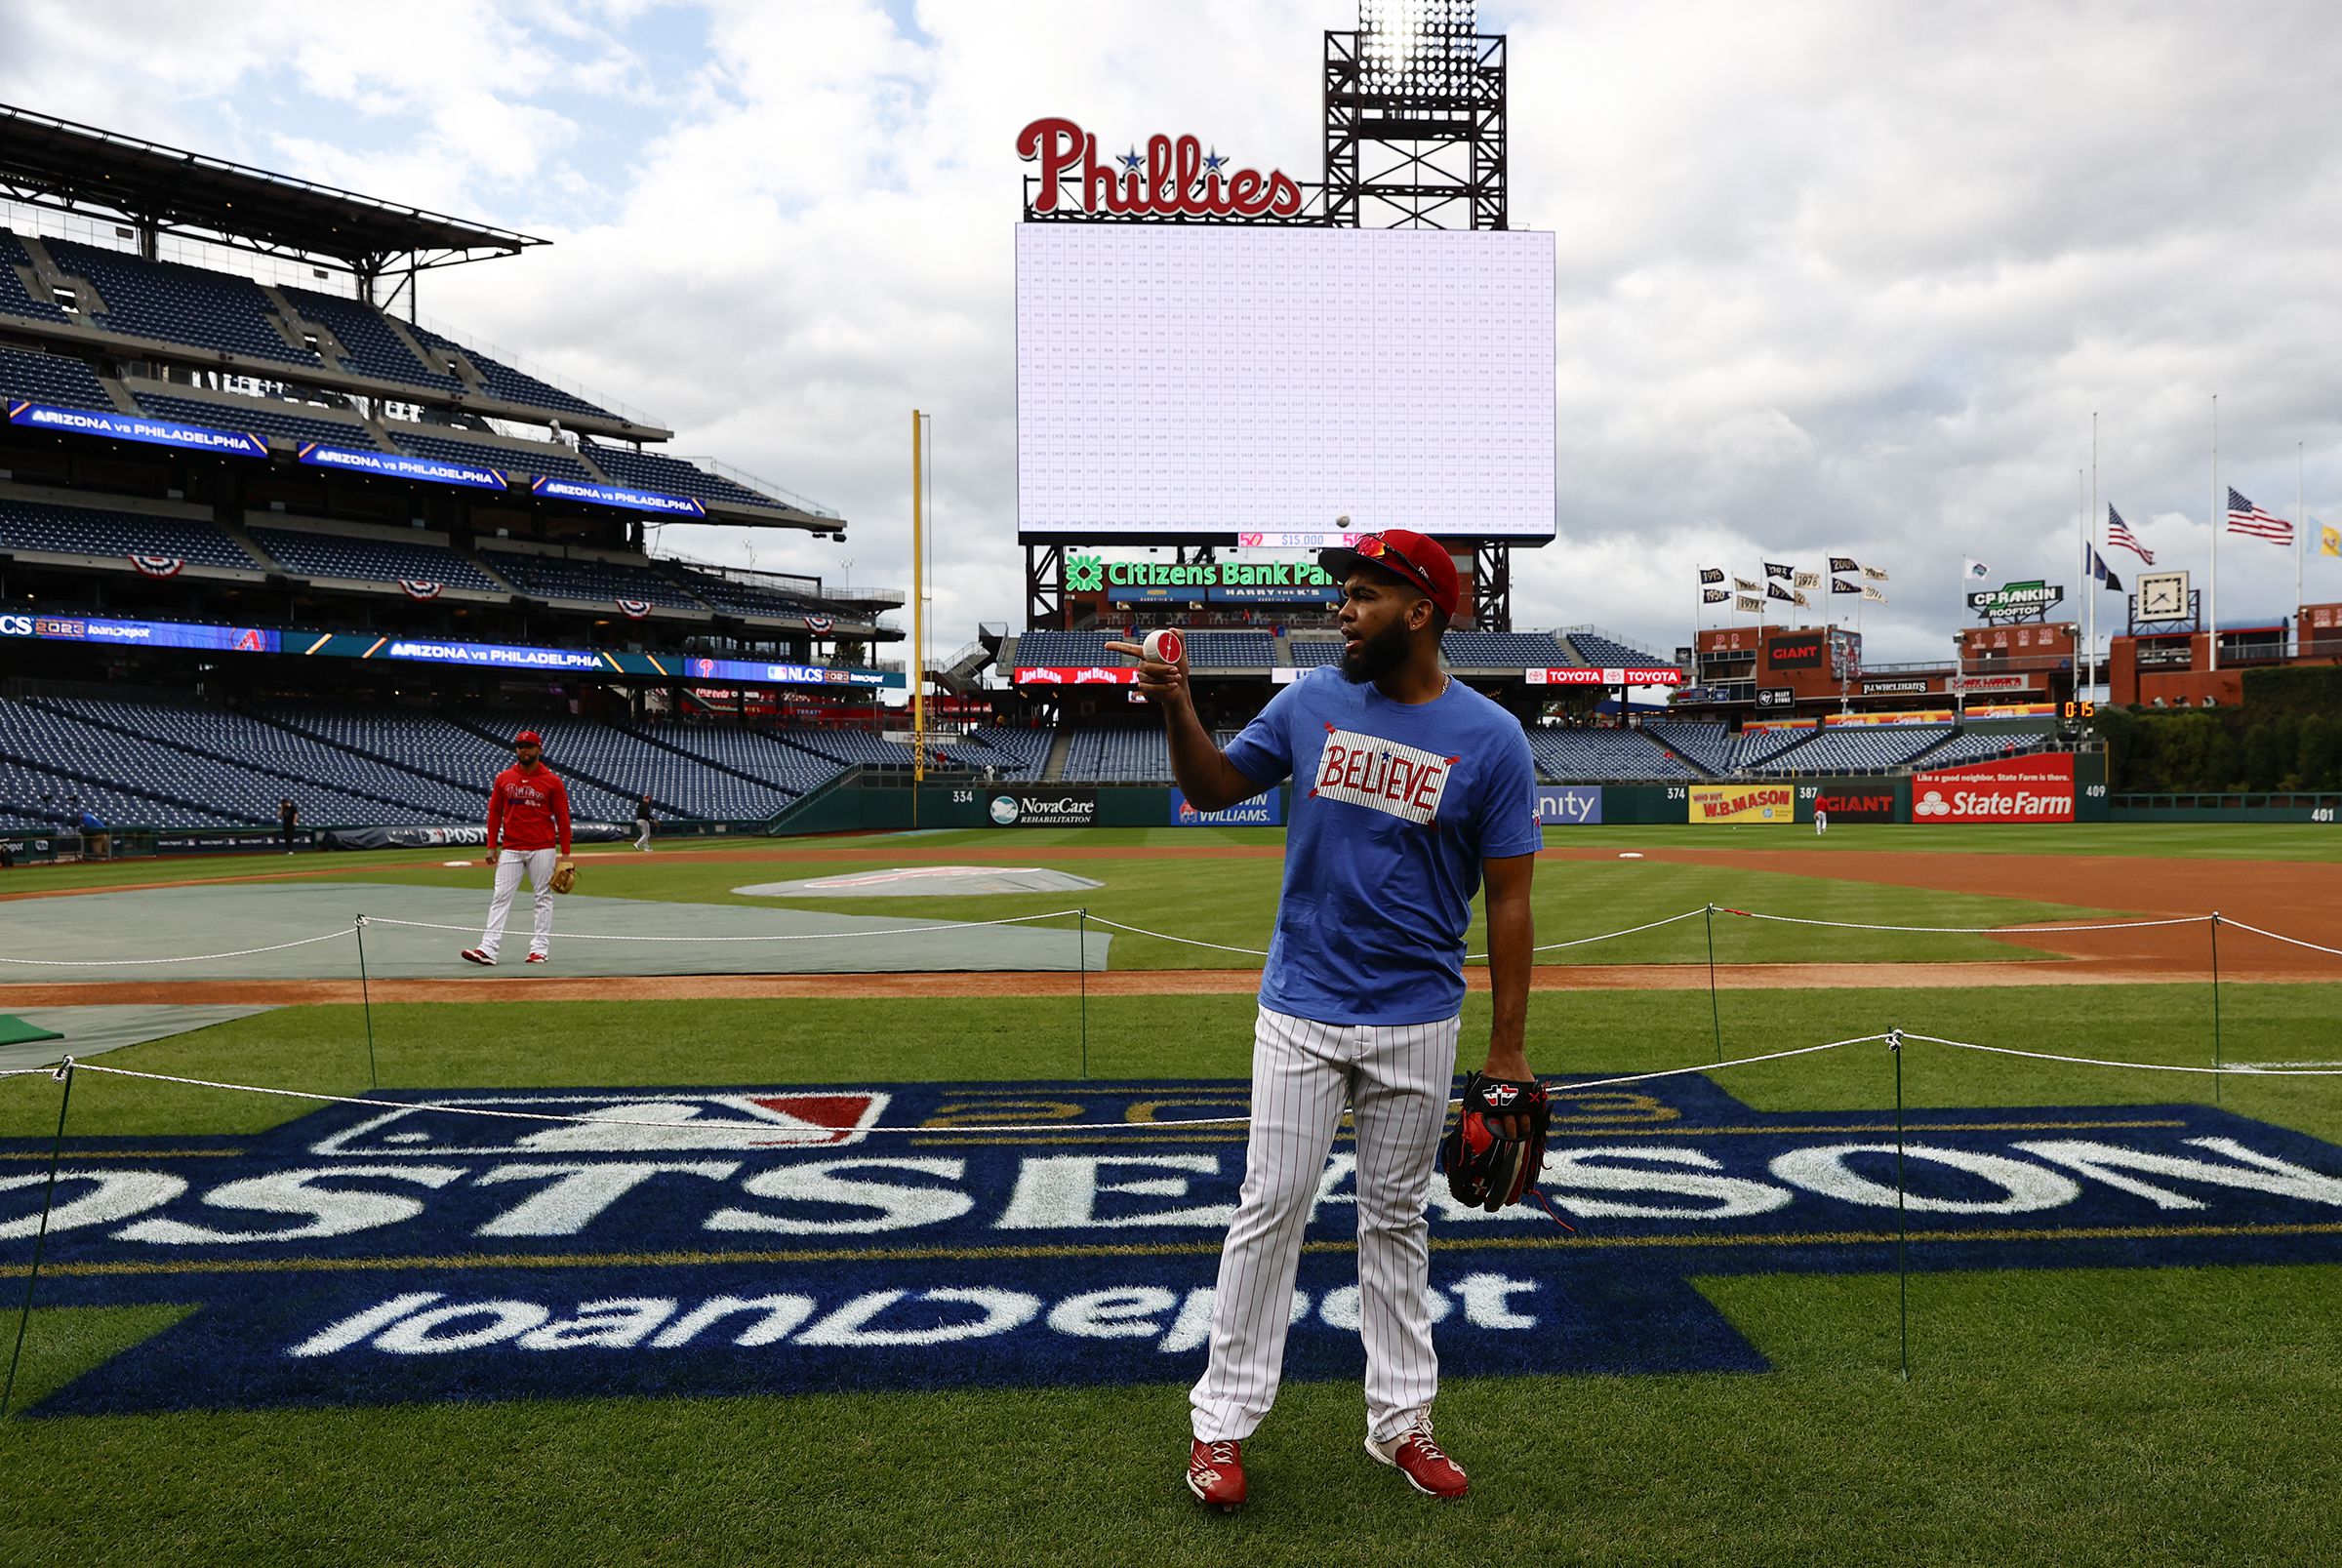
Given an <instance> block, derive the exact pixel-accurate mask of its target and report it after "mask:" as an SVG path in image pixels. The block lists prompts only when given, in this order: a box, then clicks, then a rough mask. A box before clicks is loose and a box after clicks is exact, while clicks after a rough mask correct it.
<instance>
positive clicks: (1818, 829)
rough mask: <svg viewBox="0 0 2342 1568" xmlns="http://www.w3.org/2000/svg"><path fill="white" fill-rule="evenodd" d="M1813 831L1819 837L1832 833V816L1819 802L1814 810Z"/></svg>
mask: <svg viewBox="0 0 2342 1568" xmlns="http://www.w3.org/2000/svg"><path fill="white" fill-rule="evenodd" d="M1813 830H1814V832H1815V833H1816V834H1817V835H1819V834H1822V833H1827V832H1828V831H1830V814H1829V813H1828V812H1826V811H1824V810H1822V808H1821V806H1820V804H1819V803H1818V802H1817V803H1816V804H1815V806H1814V808H1813Z"/></svg>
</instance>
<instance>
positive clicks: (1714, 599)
mask: <svg viewBox="0 0 2342 1568" xmlns="http://www.w3.org/2000/svg"><path fill="white" fill-rule="evenodd" d="M1730 597H1732V595H1731V594H1730V593H1728V592H1726V591H1725V590H1724V589H1722V588H1702V589H1700V602H1701V603H1702V604H1721V603H1723V602H1724V601H1725V600H1726V599H1729V598H1730Z"/></svg>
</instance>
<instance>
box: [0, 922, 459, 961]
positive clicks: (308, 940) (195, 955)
mask: <svg viewBox="0 0 2342 1568" xmlns="http://www.w3.org/2000/svg"><path fill="white" fill-rule="evenodd" d="M466 929H468V928H466ZM357 930H358V928H357V927H356V926H354V925H351V926H343V927H341V928H340V929H338V930H334V931H328V932H324V933H322V934H320V935H318V936H314V937H300V938H296V939H295V940H294V941H292V942H272V943H270V944H269V945H267V946H265V947H238V948H237V949H235V950H234V951H233V952H189V953H179V954H177V955H175V956H173V957H169V958H6V957H0V964H35V965H38V966H40V967H42V968H46V969H121V968H125V967H128V966H130V965H134V964H200V963H204V962H206V961H208V960H210V959H214V958H249V957H251V956H252V955H253V954H255V953H263V952H282V951H284V950H285V949H286V948H287V947H306V946H308V945H311V944H313V943H319V942H332V941H334V940H336V939H337V938H340V937H352V936H355V935H357Z"/></svg>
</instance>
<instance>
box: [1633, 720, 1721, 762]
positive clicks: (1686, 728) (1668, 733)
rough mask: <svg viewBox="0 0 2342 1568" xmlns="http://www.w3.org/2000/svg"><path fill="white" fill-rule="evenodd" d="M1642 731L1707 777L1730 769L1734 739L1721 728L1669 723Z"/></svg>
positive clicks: (1711, 725)
mask: <svg viewBox="0 0 2342 1568" xmlns="http://www.w3.org/2000/svg"><path fill="white" fill-rule="evenodd" d="M1643 729H1644V732H1645V733H1646V734H1648V735H1650V736H1651V737H1652V738H1654V739H1655V740H1657V741H1659V742H1661V743H1662V744H1665V745H1668V746H1670V747H1672V748H1674V749H1675V750H1677V751H1680V752H1682V753H1683V754H1684V755H1685V756H1687V757H1689V758H1691V760H1692V761H1694V762H1696V763H1698V764H1699V765H1700V766H1701V767H1703V768H1706V769H1707V770H1708V771H1709V772H1710V773H1730V772H1731V771H1732V769H1733V766H1734V763H1733V753H1734V744H1733V743H1734V742H1735V741H1736V740H1737V739H1738V738H1737V737H1736V736H1734V735H1733V733H1732V732H1731V731H1730V730H1727V729H1725V728H1724V727H1723V726H1722V725H1721V724H1711V723H1704V722H1701V721H1698V720H1691V719H1669V720H1666V721H1664V722H1661V723H1655V724H1646V725H1644V726H1643Z"/></svg>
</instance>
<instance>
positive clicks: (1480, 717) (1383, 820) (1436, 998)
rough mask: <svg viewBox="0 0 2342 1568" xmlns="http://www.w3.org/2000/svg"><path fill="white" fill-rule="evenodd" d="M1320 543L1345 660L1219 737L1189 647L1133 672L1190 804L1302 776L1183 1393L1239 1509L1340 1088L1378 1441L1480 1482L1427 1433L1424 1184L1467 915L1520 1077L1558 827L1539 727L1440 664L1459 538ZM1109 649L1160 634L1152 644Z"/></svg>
mask: <svg viewBox="0 0 2342 1568" xmlns="http://www.w3.org/2000/svg"><path fill="white" fill-rule="evenodd" d="M1325 564H1326V567H1327V569H1328V570H1329V571H1331V572H1332V573H1333V575H1334V576H1335V578H1336V579H1337V580H1339V581H1341V582H1342V583H1343V584H1344V586H1343V601H1342V608H1341V613H1340V620H1341V624H1342V631H1343V636H1344V639H1345V643H1346V646H1345V648H1344V650H1343V657H1342V663H1341V664H1340V665H1339V666H1338V667H1332V668H1318V669H1314V670H1312V671H1311V672H1310V673H1309V675H1307V676H1305V677H1304V678H1303V679H1301V680H1299V681H1296V682H1294V683H1293V684H1292V685H1290V686H1287V687H1286V688H1284V690H1282V691H1281V692H1279V693H1278V694H1277V695H1276V696H1275V697H1274V698H1273V699H1272V701H1271V702H1270V704H1269V705H1268V706H1267V707H1266V708H1264V709H1263V710H1262V712H1261V714H1260V716H1259V717H1258V718H1256V719H1255V720H1253V722H1252V723H1251V725H1250V726H1248V727H1247V728H1246V729H1245V730H1244V732H1243V733H1242V734H1241V735H1239V736H1238V737H1237V738H1236V739H1235V741H1234V742H1232V744H1230V746H1229V748H1228V749H1227V750H1226V751H1225V752H1224V751H1222V750H1221V749H1220V748H1219V747H1218V746H1216V745H1215V744H1213V743H1212V739H1211V736H1210V735H1209V734H1208V733H1207V732H1206V731H1205V730H1204V728H1203V726H1202V724H1201V723H1200V722H1199V721H1198V720H1197V718H1196V715H1195V709H1194V705H1193V704H1192V702H1191V699H1190V696H1189V692H1188V685H1187V668H1186V665H1185V663H1184V662H1182V663H1163V662H1161V661H1159V660H1148V661H1147V662H1146V663H1144V664H1143V665H1142V666H1141V668H1140V671H1139V689H1140V690H1141V692H1142V693H1144V694H1145V695H1146V696H1147V697H1148V698H1149V699H1150V700H1151V701H1152V702H1154V703H1155V704H1158V705H1159V706H1160V707H1161V708H1162V710H1163V717H1164V722H1165V724H1166V726H1167V727H1168V730H1169V732H1170V746H1171V766H1172V771H1173V773H1174V774H1175V775H1176V776H1177V778H1178V781H1179V785H1180V787H1181V788H1182V789H1183V790H1185V791H1186V793H1187V796H1188V798H1189V799H1190V800H1191V801H1193V802H1194V803H1195V805H1196V807H1197V809H1199V810H1204V811H1212V810H1218V809H1221V808H1223V807H1226V806H1231V805H1233V804H1235V803H1236V802H1237V801H1240V800H1244V799H1247V798H1249V797H1251V796H1253V795H1256V794H1259V793H1260V792H1261V791H1262V790H1264V789H1267V788H1270V787H1272V786H1273V785H1274V784H1277V782H1278V781H1280V780H1282V779H1285V778H1287V777H1290V778H1291V779H1292V780H1293V812H1292V822H1291V826H1290V828H1289V830H1288V832H1287V835H1286V850H1285V878H1284V890H1283V893H1282V895H1281V897H1280V899H1279V901H1278V905H1277V917H1276V930H1275V935H1274V937H1273V938H1272V941H1271V945H1270V954H1269V962H1268V966H1267V970H1266V972H1265V973H1264V974H1263V976H1262V982H1261V1005H1260V1014H1259V1018H1258V1021H1257V1023H1256V1025H1255V1026H1254V1032H1253V1055H1252V1081H1253V1093H1252V1122H1251V1134H1250V1137H1249V1141H1248V1143H1247V1146H1246V1148H1245V1154H1244V1183H1243V1187H1242V1190H1241V1193H1240V1195H1239V1197H1238V1200H1237V1208H1236V1217H1235V1221H1234V1223H1233V1224H1232V1226H1230V1228H1229V1233H1228V1242H1227V1245H1226V1247H1225V1249H1224V1250H1223V1252H1222V1254H1221V1259H1220V1276H1219V1284H1218V1288H1217V1291H1216V1294H1215V1296H1214V1301H1213V1312H1212V1337H1211V1359H1210V1363H1209V1365H1208V1366H1207V1367H1206V1368H1205V1370H1204V1374H1203V1376H1202V1377H1201V1378H1200V1379H1198V1380H1197V1381H1196V1384H1195V1387H1194V1388H1193V1390H1192V1391H1191V1406H1192V1421H1191V1426H1192V1441H1191V1445H1190V1449H1189V1462H1188V1487H1189V1490H1191V1492H1193V1493H1194V1494H1195V1496H1196V1497H1197V1498H1198V1499H1200V1500H1201V1501H1203V1502H1204V1503H1206V1504H1209V1505H1213V1506H1217V1507H1220V1508H1234V1507H1235V1506H1236V1505H1238V1504H1240V1503H1242V1502H1243V1501H1244V1498H1245V1492H1246V1488H1245V1477H1244V1468H1243V1454H1242V1448H1243V1443H1244V1440H1245V1439H1246V1438H1248V1437H1250V1436H1251V1435H1252V1432H1253V1430H1254V1428H1255V1427H1258V1426H1259V1425H1260V1423H1261V1421H1262V1419H1263V1418H1264V1417H1266V1416H1267V1415H1268V1413H1269V1409H1270V1406H1271V1404H1272V1403H1273V1402H1274V1400H1275V1397H1276V1388H1277V1382H1278V1377H1279V1374H1280V1372H1281V1370H1282V1365H1283V1360H1284V1348H1285V1330H1286V1327H1287V1318H1288V1304H1289V1303H1290V1301H1291V1299H1292V1293H1293V1281H1294V1276H1295V1274H1296V1272H1297V1270H1298V1268H1299V1266H1300V1259H1301V1244H1302V1233H1303V1230H1304V1228H1305V1227H1306V1226H1307V1225H1308V1222H1309V1213H1310V1207H1311V1202H1312V1198H1313V1196H1314V1195H1315V1192H1316V1189H1317V1184H1318V1181H1319V1179H1320V1177H1321V1176H1322V1174H1323V1172H1324V1170H1325V1164H1326V1156H1327V1153H1328V1152H1329V1151H1330V1149H1331V1148H1332V1146H1333V1140H1334V1135H1335V1133H1336V1131H1337V1130H1338V1128H1339V1126H1340V1124H1341V1120H1342V1112H1343V1110H1344V1108H1345V1106H1347V1107H1348V1108H1349V1109H1350V1110H1351V1111H1352V1113H1353V1121H1354V1124H1355V1128H1356V1135H1357V1214H1358V1291H1359V1298H1360V1332H1361V1334H1362V1336H1363V1339H1364V1342H1365V1350H1366V1449H1367V1452H1368V1453H1370V1454H1371V1455H1373V1456H1374V1458H1375V1459H1377V1460H1379V1461H1381V1462H1382V1463H1384V1464H1386V1465H1391V1466H1393V1467H1396V1468H1397V1469H1398V1470H1399V1471H1400V1472H1401V1473H1402V1474H1403V1475H1405V1477H1406V1478H1407V1480H1408V1481H1409V1482H1410V1483H1411V1484H1412V1485H1413V1486H1414V1487H1415V1488H1416V1489H1417V1490H1419V1491H1422V1492H1427V1493H1429V1494H1431V1495H1433V1496H1434V1497H1441V1498H1460V1497H1462V1496H1463V1495H1464V1494H1465V1492H1466V1490H1467V1487H1468V1482H1467V1480H1466V1477H1465V1473H1464V1470H1463V1468H1462V1467H1460V1466H1459V1465H1457V1464H1456V1463H1455V1461H1453V1460H1452V1459H1450V1458H1448V1456H1447V1455H1446V1454H1445V1453H1444V1452H1443V1451H1442V1450H1441V1448H1440V1447H1439V1445H1438V1444H1437V1443H1435V1442H1434V1441H1433V1438H1432V1418H1431V1408H1432V1399H1433V1394H1435V1393H1436V1392H1437V1391H1438V1385H1439V1362H1438V1357H1437V1356H1436V1355H1435V1354H1434V1353H1433V1347H1432V1324H1431V1311H1430V1257H1431V1254H1430V1246H1429V1227H1428V1226H1427V1224H1426V1221H1425V1207H1426V1204H1427V1203H1428V1201H1429V1198H1430V1192H1431V1182H1432V1178H1433V1151H1434V1149H1435V1148H1436V1146H1437V1144H1438V1140H1439V1135H1440V1131H1441V1128H1442V1126H1443V1125H1444V1123H1445V1121H1446V1115H1447V1103H1448V1098H1449V1094H1450V1089H1451V1080H1452V1078H1453V1076H1454V1073H1455V1066H1456V1046H1457V1036H1458V1033H1459V1028H1460V1025H1459V1019H1458V1013H1459V1010H1460V1009H1461V1006H1462V1002H1463V996H1464V976H1463V958H1464V933H1465V930H1466V928H1467V927H1468V926H1469V925H1470V923H1471V919H1472V897H1473V894H1474V891H1475V890H1476V889H1477V888H1478V887H1479V885H1480V884H1481V882H1482V881H1483V880H1485V882H1486V884H1487V890H1488V891H1487V912H1488V947H1489V972H1490V980H1491V984H1492V985H1493V988H1494V993H1495V998H1494V999H1495V1024H1494V1028H1493V1031H1492V1035H1491V1038H1490V1041H1489V1046H1488V1056H1487V1066H1486V1069H1485V1070H1486V1072H1487V1073H1488V1074H1489V1075H1490V1076H1492V1077H1501V1078H1510V1079H1523V1080H1525V1079H1527V1078H1528V1077H1529V1067H1528V1061H1527V1057H1526V1054H1525V1052H1524V1049H1523V1045H1522V1036H1523V1029H1524V1026H1525V1022H1526V1014H1527V1001H1528V980H1529V963H1530V949H1531V948H1532V946H1533V945H1534V944H1535V940H1536V939H1535V937H1534V935H1533V932H1532V928H1531V921H1530V915H1529V880H1530V869H1531V866H1532V865H1533V864H1534V856H1535V854H1536V852H1537V850H1538V848H1539V846H1540V845H1541V843H1542V835H1541V833H1540V830H1539V828H1538V824H1537V818H1536V808H1535V788H1536V775H1535V770H1534V767H1533V765H1532V762H1531V759H1530V755H1529V744H1528V739H1527V737H1526V736H1525V735H1524V734H1523V733H1522V731H1521V727H1520V724H1519V721H1518V720H1516V719H1514V717H1513V716H1512V715H1511V714H1509V713H1507V712H1505V711H1504V710H1503V709H1502V708H1500V707H1498V706H1497V705H1496V704H1493V703H1491V702H1489V701H1488V700H1487V699H1486V698H1483V697H1481V696H1480V695H1478V694H1477V693H1475V692H1473V691H1471V690H1470V689H1468V688H1467V687H1465V686H1464V685H1463V684H1462V683H1460V682H1456V681H1451V680H1450V679H1449V678H1448V677H1447V675H1446V673H1445V672H1444V671H1443V670H1442V669H1441V668H1440V665H1439V636H1440V633H1441V632H1442V631H1443V630H1444V629H1445V628H1446V626H1447V623H1448V622H1449V620H1450V619H1451V618H1452V617H1453V616H1454V614H1455V611H1456V603H1457V595H1458V590H1459V585H1458V582H1457V577H1456V569H1455V563H1454V562H1453V561H1452V560H1451V559H1450V558H1449V556H1448V553H1447V551H1446V549H1445V548H1444V547H1443V546H1441V545H1439V544H1437V543H1434V542H1433V541H1432V540H1429V539H1426V538H1425V537H1424V536H1422V535H1420V534H1415V533H1410V532H1406V531H1403V530H1397V529H1392V530H1387V531H1385V532H1384V533H1382V534H1379V535H1368V536H1366V537H1364V538H1363V539H1361V540H1360V541H1359V542H1358V543H1357V545H1356V547H1355V549H1354V550H1342V551H1328V552H1327V554H1326V557H1325ZM1109 646H1110V647H1111V648H1112V649H1113V650H1114V651H1115V652H1118V653H1125V654H1138V655H1141V656H1142V657H1144V652H1143V650H1142V648H1141V647H1140V646H1139V645H1138V644H1135V643H1113V644H1110V645H1109ZM1513 1131H1514V1129H1512V1128H1511V1127H1508V1128H1507V1133H1508V1136H1511V1135H1512V1133H1513Z"/></svg>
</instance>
